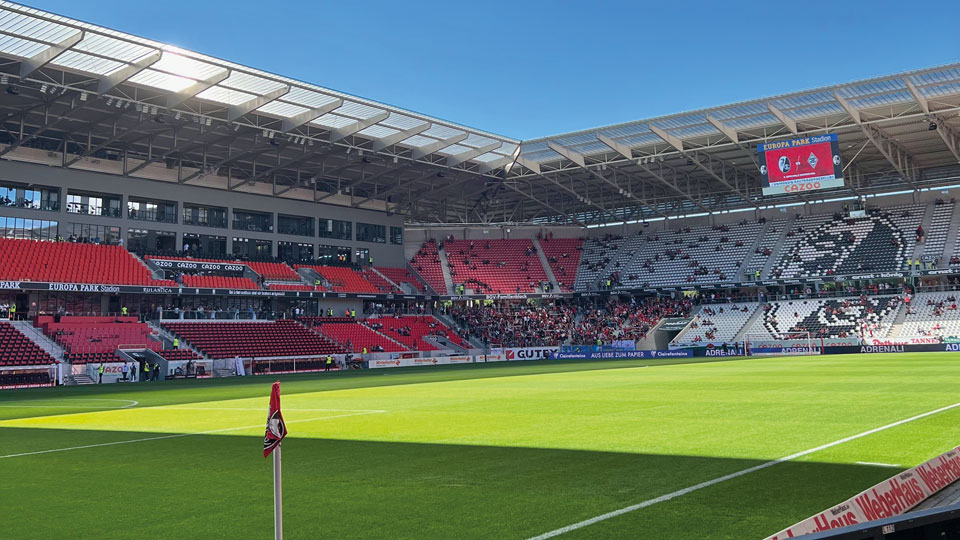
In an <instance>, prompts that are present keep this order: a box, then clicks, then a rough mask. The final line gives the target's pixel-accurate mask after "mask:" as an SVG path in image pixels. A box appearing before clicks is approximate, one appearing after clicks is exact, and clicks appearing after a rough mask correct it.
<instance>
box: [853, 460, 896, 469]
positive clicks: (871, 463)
mask: <svg viewBox="0 0 960 540" xmlns="http://www.w3.org/2000/svg"><path fill="white" fill-rule="evenodd" d="M857 465H869V466H871V467H890V468H894V469H899V468H900V465H897V464H896V463H877V462H875V461H858V462H857Z"/></svg>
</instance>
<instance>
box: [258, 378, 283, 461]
mask: <svg viewBox="0 0 960 540" xmlns="http://www.w3.org/2000/svg"><path fill="white" fill-rule="evenodd" d="M286 436H287V425H286V424H285V423H284V422H283V414H281V413H280V381H277V382H275V383H273V388H272V389H271V390H270V412H269V413H268V414H267V431H266V433H265V434H264V436H263V457H267V456H269V455H270V453H271V452H273V451H274V449H276V448H277V447H278V446H280V441H282V440H283V438H284V437H286Z"/></svg>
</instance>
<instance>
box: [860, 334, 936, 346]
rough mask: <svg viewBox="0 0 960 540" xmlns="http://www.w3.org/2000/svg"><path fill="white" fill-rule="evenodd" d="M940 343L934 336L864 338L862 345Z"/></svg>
mask: <svg viewBox="0 0 960 540" xmlns="http://www.w3.org/2000/svg"><path fill="white" fill-rule="evenodd" d="M937 343H940V338H938V337H935V336H916V337H910V338H908V337H902V338H884V339H873V338H864V340H863V344H864V345H932V344H937Z"/></svg>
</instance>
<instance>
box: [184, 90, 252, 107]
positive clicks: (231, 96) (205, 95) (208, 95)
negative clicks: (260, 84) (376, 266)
mask: <svg viewBox="0 0 960 540" xmlns="http://www.w3.org/2000/svg"><path fill="white" fill-rule="evenodd" d="M197 97H198V98H200V99H206V100H208V101H216V102H218V103H225V104H227V105H239V104H241V103H246V102H248V101H250V100H251V99H256V98H257V96H256V95H254V94H247V93H244V92H237V91H236V90H230V89H229V88H223V87H221V86H212V87H210V88H207V89H206V90H204V91H203V92H200V93H199V94H197Z"/></svg>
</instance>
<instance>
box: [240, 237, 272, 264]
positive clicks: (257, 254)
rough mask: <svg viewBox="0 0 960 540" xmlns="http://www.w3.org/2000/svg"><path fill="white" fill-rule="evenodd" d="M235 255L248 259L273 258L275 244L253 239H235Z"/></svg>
mask: <svg viewBox="0 0 960 540" xmlns="http://www.w3.org/2000/svg"><path fill="white" fill-rule="evenodd" d="M233 254H234V255H236V256H237V257H243V258H247V259H263V258H269V257H272V256H273V242H271V241H270V240H256V239H253V238H237V237H234V238H233Z"/></svg>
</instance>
